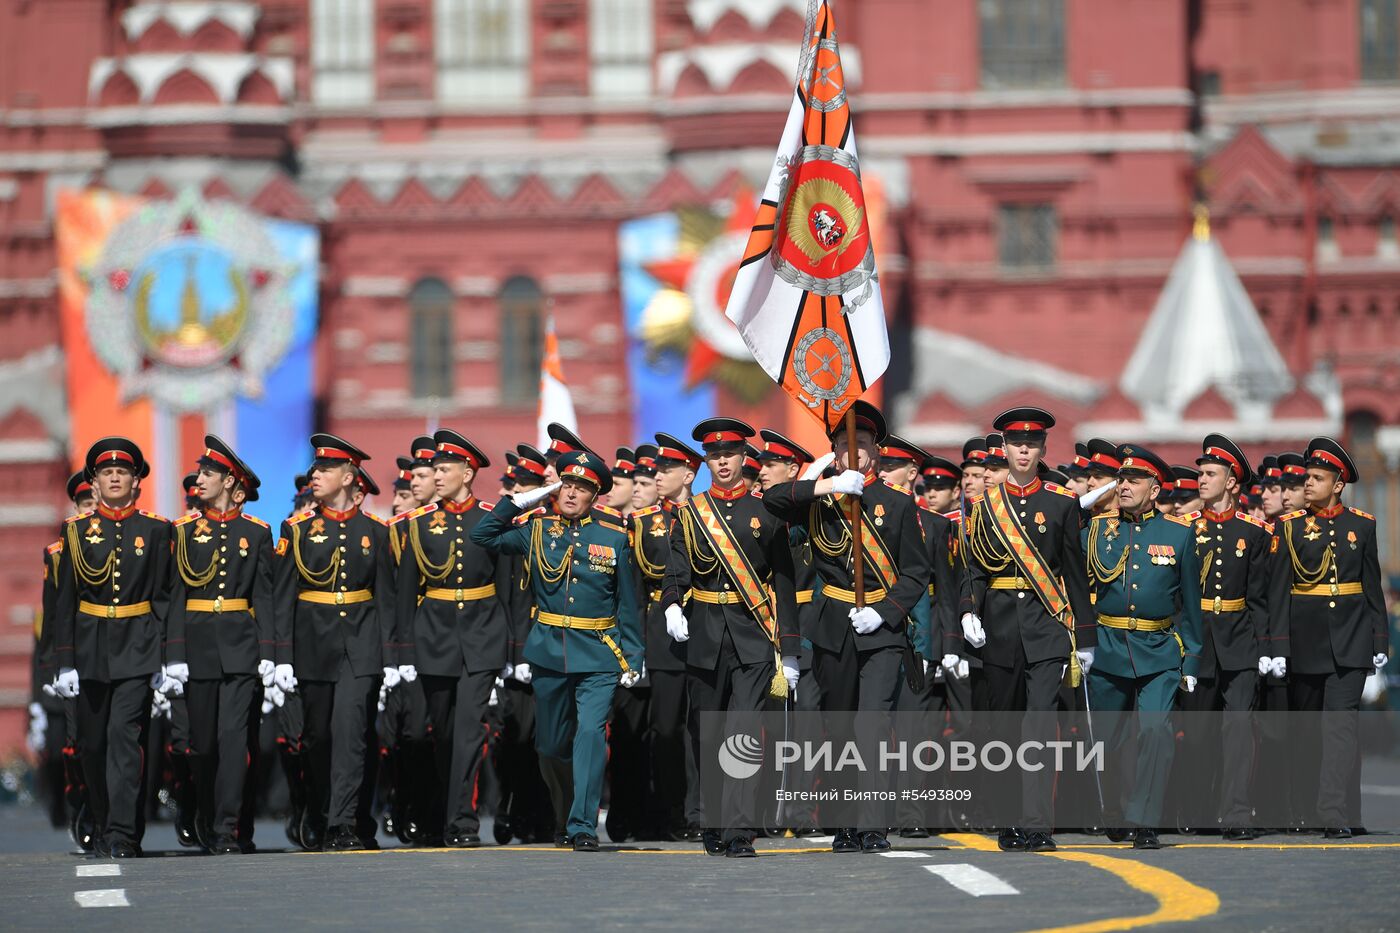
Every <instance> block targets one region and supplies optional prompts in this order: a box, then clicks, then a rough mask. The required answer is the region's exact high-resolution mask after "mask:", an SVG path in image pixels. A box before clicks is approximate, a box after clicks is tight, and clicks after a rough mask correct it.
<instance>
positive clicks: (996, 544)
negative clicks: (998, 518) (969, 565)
mask: <svg viewBox="0 0 1400 933" xmlns="http://www.w3.org/2000/svg"><path fill="white" fill-rule="evenodd" d="M987 521H988V518H987V510H986V509H984V508H982V503H980V502H979V503H977V504H976V505H974V506H973V507H972V517H971V518H970V519H969V520H968V524H969V526H970V527H969V528H968V534H967V549H968V551H970V552H971V558H972V560H974V561H976V562H977V563H978V564H979V565H980V566H982V567H983V568H984V569H985V570H986V571H987V572H988V573H994V574H995V573H1001V572H1002V571H1003V570H1005V569H1006V568H1007V567H1010V566H1011V560H1012V558H1011V554H1010V553H1009V552H1007V551H1006V550H1005V549H1003V548H1002V546H1001V542H1000V541H999V540H997V537H996V536H995V535H994V534H992V532H991V531H989V530H988V529H987V528H986V527H985V526H984V523H985V522H987ZM992 521H995V519H992Z"/></svg>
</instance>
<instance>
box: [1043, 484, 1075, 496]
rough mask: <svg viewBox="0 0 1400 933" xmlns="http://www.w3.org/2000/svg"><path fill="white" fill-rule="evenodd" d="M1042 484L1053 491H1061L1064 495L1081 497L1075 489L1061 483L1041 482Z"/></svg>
mask: <svg viewBox="0 0 1400 933" xmlns="http://www.w3.org/2000/svg"><path fill="white" fill-rule="evenodd" d="M1040 485H1041V486H1043V487H1045V488H1046V489H1048V490H1050V491H1051V492H1054V493H1059V494H1060V495H1062V496H1069V497H1070V498H1071V499H1078V498H1079V493H1077V492H1075V491H1074V490H1073V489H1066V488H1065V487H1064V486H1061V485H1060V484H1059V483H1041V484H1040Z"/></svg>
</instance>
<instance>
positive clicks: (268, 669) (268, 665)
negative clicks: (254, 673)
mask: <svg viewBox="0 0 1400 933" xmlns="http://www.w3.org/2000/svg"><path fill="white" fill-rule="evenodd" d="M276 670H277V665H276V664H274V663H272V662H271V661H269V660H268V659H267V658H263V659H262V660H261V661H259V662H258V680H261V681H262V685H263V686H264V687H271V686H272V674H273V672H274V671H276Z"/></svg>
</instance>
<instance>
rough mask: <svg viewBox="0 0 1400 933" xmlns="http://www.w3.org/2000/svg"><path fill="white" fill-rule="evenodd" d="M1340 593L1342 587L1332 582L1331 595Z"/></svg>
mask: <svg viewBox="0 0 1400 933" xmlns="http://www.w3.org/2000/svg"><path fill="white" fill-rule="evenodd" d="M1341 593H1342V588H1341V587H1340V586H1338V585H1337V584H1335V583H1333V584H1332V595H1333V596H1340V595H1341Z"/></svg>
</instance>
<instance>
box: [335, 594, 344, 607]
mask: <svg viewBox="0 0 1400 933" xmlns="http://www.w3.org/2000/svg"><path fill="white" fill-rule="evenodd" d="M335 604H336V605H337V606H343V605H345V594H344V593H336V594H335Z"/></svg>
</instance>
